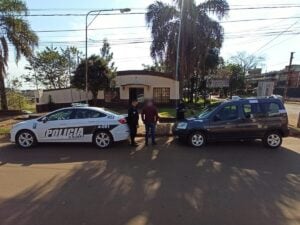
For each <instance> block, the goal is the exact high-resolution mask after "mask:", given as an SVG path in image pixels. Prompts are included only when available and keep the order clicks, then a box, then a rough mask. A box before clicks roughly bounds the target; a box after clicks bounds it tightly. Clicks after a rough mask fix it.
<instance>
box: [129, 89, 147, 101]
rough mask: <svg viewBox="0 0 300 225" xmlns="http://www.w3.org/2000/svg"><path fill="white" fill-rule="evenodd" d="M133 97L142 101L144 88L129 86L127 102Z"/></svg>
mask: <svg viewBox="0 0 300 225" xmlns="http://www.w3.org/2000/svg"><path fill="white" fill-rule="evenodd" d="M134 99H135V100H138V102H144V88H129V103H131V101H132V100H134Z"/></svg>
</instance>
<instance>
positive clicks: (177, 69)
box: [175, 0, 184, 109]
mask: <svg viewBox="0 0 300 225" xmlns="http://www.w3.org/2000/svg"><path fill="white" fill-rule="evenodd" d="M183 8H184V0H182V1H181V9H180V22H179V30H178V40H177V47H176V48H177V49H176V69H175V81H176V82H178V89H177V90H176V94H178V97H179V98H180V97H181V96H179V95H180V90H179V88H180V84H179V82H180V81H179V60H180V42H181V31H182V18H183V10H184V9H183ZM177 91H178V92H179V93H177ZM181 91H182V90H181ZM176 97H177V96H176ZM178 100H179V99H176V103H175V104H176V109H177V107H178Z"/></svg>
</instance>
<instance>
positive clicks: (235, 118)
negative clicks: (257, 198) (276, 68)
mask: <svg viewBox="0 0 300 225" xmlns="http://www.w3.org/2000/svg"><path fill="white" fill-rule="evenodd" d="M173 134H174V135H175V136H178V137H179V138H180V139H181V140H183V141H186V142H188V143H189V144H190V145H191V146H193V147H202V146H203V145H204V144H205V143H206V142H209V141H224V140H226V141H227V140H253V139H262V141H263V143H264V145H265V146H267V147H269V148H278V147H279V146H280V145H281V143H282V137H287V136H288V135H289V129H288V117H287V112H286V110H285V108H284V105H283V103H282V102H281V101H280V100H279V99H277V98H262V99H258V98H252V99H240V100H229V101H225V102H219V103H216V104H213V105H210V106H208V107H207V108H205V110H204V111H202V112H201V113H200V114H199V115H198V116H196V117H193V118H187V119H185V120H182V121H179V122H178V123H176V124H175V125H174V127H173Z"/></svg>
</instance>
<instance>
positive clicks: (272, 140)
mask: <svg viewBox="0 0 300 225" xmlns="http://www.w3.org/2000/svg"><path fill="white" fill-rule="evenodd" d="M263 142H264V145H265V146H266V147H268V148H278V147H280V146H281V143H282V136H281V134H279V133H278V132H268V133H267V134H266V135H265V137H264V139H263Z"/></svg>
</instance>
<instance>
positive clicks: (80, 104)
mask: <svg viewBox="0 0 300 225" xmlns="http://www.w3.org/2000/svg"><path fill="white" fill-rule="evenodd" d="M88 106H89V105H88V104H83V103H72V107H88Z"/></svg>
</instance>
